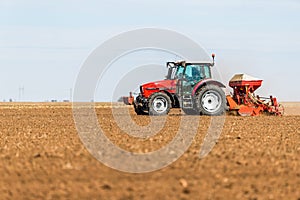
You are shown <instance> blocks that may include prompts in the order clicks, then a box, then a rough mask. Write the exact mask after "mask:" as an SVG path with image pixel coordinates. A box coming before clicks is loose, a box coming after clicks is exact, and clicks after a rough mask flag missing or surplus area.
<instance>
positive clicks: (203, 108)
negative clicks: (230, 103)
mask: <svg viewBox="0 0 300 200" xmlns="http://www.w3.org/2000/svg"><path fill="white" fill-rule="evenodd" d="M196 103H197V109H198V111H199V113H201V114H203V115H209V116H217V115H223V114H224V113H225V109H226V97H225V93H224V91H223V90H222V89H221V88H220V87H218V86H217V85H212V84H210V85H206V86H204V87H202V88H201V89H200V91H199V92H198V94H197V96H196Z"/></svg>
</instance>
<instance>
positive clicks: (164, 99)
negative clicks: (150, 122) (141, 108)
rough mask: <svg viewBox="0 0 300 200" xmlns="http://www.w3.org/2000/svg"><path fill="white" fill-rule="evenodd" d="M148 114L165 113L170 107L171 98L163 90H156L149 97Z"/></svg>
mask: <svg viewBox="0 0 300 200" xmlns="http://www.w3.org/2000/svg"><path fill="white" fill-rule="evenodd" d="M148 107H149V115H167V114H168V113H169V111H170V109H171V99H170V97H169V96H168V95H167V94H166V93H163V92H157V93H154V94H152V95H151V96H150V97H149V104H148Z"/></svg>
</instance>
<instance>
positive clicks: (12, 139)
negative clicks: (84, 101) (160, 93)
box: [0, 103, 300, 200]
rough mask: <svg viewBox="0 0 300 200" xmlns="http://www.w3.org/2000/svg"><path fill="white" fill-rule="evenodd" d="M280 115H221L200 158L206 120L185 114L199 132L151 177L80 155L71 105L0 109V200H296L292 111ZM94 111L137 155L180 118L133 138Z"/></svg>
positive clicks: (157, 143) (298, 138)
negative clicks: (211, 145) (221, 123)
mask: <svg viewBox="0 0 300 200" xmlns="http://www.w3.org/2000/svg"><path fill="white" fill-rule="evenodd" d="M129 109H130V112H131V113H132V118H133V120H134V121H135V122H136V123H137V124H140V125H145V124H147V123H149V117H148V116H136V115H135V114H134V113H133V110H132V109H131V108H129ZM288 109H292V110H289V111H288V112H287V115H285V116H282V117H274V116H259V117H238V116H226V120H225V124H224V126H223V129H222V134H221V136H220V138H219V140H218V142H217V144H216V145H215V147H214V148H213V150H212V151H211V152H210V154H209V155H208V156H206V157H205V158H203V159H199V157H198V155H199V149H200V147H201V145H202V142H203V138H204V136H205V132H206V131H207V129H208V126H209V122H210V117H204V116H201V117H199V116H193V120H199V124H200V125H199V129H198V132H197V135H196V137H195V138H194V140H193V142H192V145H191V146H190V148H189V149H188V150H187V151H186V152H185V153H184V154H183V156H182V157H180V159H178V160H177V161H175V162H174V163H173V164H171V165H169V166H167V167H165V168H163V169H161V170H158V171H154V172H150V173H143V174H131V173H124V172H119V171H116V170H114V169H111V168H109V167H107V166H105V165H103V164H102V163H101V162H99V161H98V160H96V159H95V158H94V157H93V156H91V155H90V154H89V153H88V151H87V150H86V148H85V147H84V145H83V144H82V142H81V140H80V139H79V136H78V134H77V131H76V128H75V124H74V119H73V115H72V107H71V104H68V103H53V104H50V103H49V104H46V103H36V104H33V103H23V104H21V103H20V104H18V103H11V104H8V103H6V104H4V103H2V104H0V174H1V178H0V199H117V200H123V199H124V200H125V199H156V200H158V199H295V200H299V199H300V189H299V188H300V123H299V122H300V112H299V111H300V107H299V106H298V104H295V106H290V107H289V108H288ZM297 109H298V110H297ZM96 113H97V116H98V118H99V122H100V124H101V126H102V128H103V129H104V130H106V134H107V136H108V137H109V138H110V139H111V140H112V141H113V142H114V143H115V144H116V145H117V146H119V147H121V148H123V149H126V150H129V151H132V152H141V153H142V152H149V151H153V150H156V149H159V148H160V147H161V146H163V145H165V144H167V143H168V142H169V141H171V140H172V138H173V137H174V136H175V134H176V133H175V132H176V131H174V129H176V127H177V126H178V124H179V120H180V118H181V117H185V116H182V115H183V114H182V113H181V112H180V111H179V110H174V111H172V113H171V114H170V115H169V116H168V118H167V122H166V124H165V127H164V128H163V129H162V130H161V132H160V133H159V134H157V135H155V136H153V137H152V138H150V139H149V138H148V139H136V138H133V137H131V136H128V135H124V134H122V132H121V131H120V130H119V128H118V126H116V125H115V123H114V119H113V117H112V114H111V108H110V107H109V106H104V105H103V104H99V105H97V108H96ZM289 113H292V114H289ZM298 114H299V115H298ZM121 117H122V116H121ZM121 122H122V123H125V124H126V123H127V121H126V120H125V119H124V121H121ZM185 126H186V127H188V126H189V124H186V125H185Z"/></svg>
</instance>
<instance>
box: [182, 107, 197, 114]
mask: <svg viewBox="0 0 300 200" xmlns="http://www.w3.org/2000/svg"><path fill="white" fill-rule="evenodd" d="M182 111H183V112H184V113H185V114H186V115H199V114H200V113H199V112H198V111H197V110H194V109H191V108H190V109H187V108H182Z"/></svg>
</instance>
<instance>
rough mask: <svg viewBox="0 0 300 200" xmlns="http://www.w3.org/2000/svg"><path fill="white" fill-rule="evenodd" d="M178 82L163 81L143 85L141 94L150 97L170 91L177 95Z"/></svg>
mask: <svg viewBox="0 0 300 200" xmlns="http://www.w3.org/2000/svg"><path fill="white" fill-rule="evenodd" d="M176 82H177V80H161V81H154V82H150V83H145V84H143V85H141V92H142V93H143V95H144V96H145V97H148V96H150V95H151V94H152V93H154V92H159V91H168V92H169V93H175V91H176Z"/></svg>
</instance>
